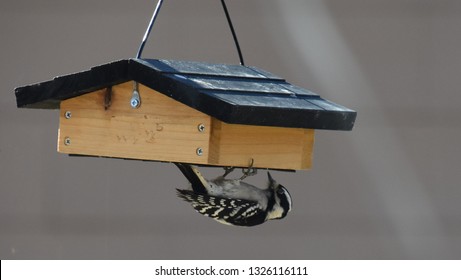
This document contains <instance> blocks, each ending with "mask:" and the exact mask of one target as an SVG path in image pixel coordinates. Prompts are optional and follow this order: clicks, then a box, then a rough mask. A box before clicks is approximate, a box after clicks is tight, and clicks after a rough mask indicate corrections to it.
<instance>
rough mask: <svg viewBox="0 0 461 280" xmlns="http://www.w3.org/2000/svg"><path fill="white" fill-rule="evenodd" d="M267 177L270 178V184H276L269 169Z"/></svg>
mask: <svg viewBox="0 0 461 280" xmlns="http://www.w3.org/2000/svg"><path fill="white" fill-rule="evenodd" d="M267 178H268V179H269V186H275V185H276V184H275V180H274V179H273V178H272V176H271V173H270V172H269V171H267Z"/></svg>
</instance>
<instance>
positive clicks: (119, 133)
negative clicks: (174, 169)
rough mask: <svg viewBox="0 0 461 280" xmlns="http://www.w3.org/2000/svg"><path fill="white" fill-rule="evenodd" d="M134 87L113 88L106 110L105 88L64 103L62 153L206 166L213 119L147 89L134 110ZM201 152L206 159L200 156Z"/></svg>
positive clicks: (60, 131)
mask: <svg viewBox="0 0 461 280" xmlns="http://www.w3.org/2000/svg"><path fill="white" fill-rule="evenodd" d="M132 87H133V84H132V82H128V83H124V84H120V85H117V86H114V87H112V95H111V96H112V97H111V106H110V107H108V109H107V110H105V109H104V104H105V102H104V100H105V95H106V90H105V89H104V90H99V91H95V92H93V93H89V94H85V95H82V96H79V97H75V98H72V99H68V100H65V101H62V102H61V110H60V130H59V137H58V151H59V152H61V153H67V154H83V155H92V156H106V157H117V158H131V159H142V160H158V161H177V162H190V163H197V164H207V163H208V146H209V140H210V129H209V128H210V125H211V118H210V117H209V116H207V115H205V114H203V113H201V112H199V111H197V110H195V109H192V108H190V107H188V106H185V105H183V104H181V103H179V102H177V101H175V100H173V99H171V98H168V97H166V96H165V95H163V94H161V93H158V92H156V91H154V90H152V89H150V88H147V87H145V86H142V85H140V86H139V92H140V96H141V102H142V105H141V107H139V108H138V109H133V108H131V106H130V99H131V93H132ZM66 112H70V113H68V115H69V114H70V118H66ZM200 124H203V125H204V127H205V130H204V131H203V132H201V131H199V129H198V126H199V125H200ZM198 148H202V152H203V155H201V156H199V155H197V149H198Z"/></svg>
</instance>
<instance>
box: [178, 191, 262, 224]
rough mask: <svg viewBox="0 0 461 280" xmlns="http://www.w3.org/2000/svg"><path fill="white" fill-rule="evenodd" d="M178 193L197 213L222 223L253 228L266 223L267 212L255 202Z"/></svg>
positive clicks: (192, 193)
mask: <svg viewBox="0 0 461 280" xmlns="http://www.w3.org/2000/svg"><path fill="white" fill-rule="evenodd" d="M177 192H178V196H179V197H180V198H182V199H184V200H185V201H187V202H190V203H191V204H192V207H193V208H194V209H195V210H196V211H197V212H199V213H200V214H202V215H205V216H207V217H210V218H213V219H215V220H218V221H220V222H223V221H225V222H226V223H230V224H233V225H245V226H253V225H258V224H261V223H263V222H264V221H265V217H266V216H265V212H264V210H263V209H261V206H260V205H259V204H258V203H257V202H255V201H250V200H244V199H231V198H225V197H217V196H210V195H208V194H197V193H195V192H193V191H189V190H179V189H177Z"/></svg>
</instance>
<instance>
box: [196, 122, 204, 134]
mask: <svg viewBox="0 0 461 280" xmlns="http://www.w3.org/2000/svg"><path fill="white" fill-rule="evenodd" d="M197 129H198V131H200V132H204V131H205V125H204V124H203V123H201V124H199V125H198V126H197Z"/></svg>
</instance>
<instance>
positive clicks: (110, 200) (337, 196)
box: [0, 0, 461, 259]
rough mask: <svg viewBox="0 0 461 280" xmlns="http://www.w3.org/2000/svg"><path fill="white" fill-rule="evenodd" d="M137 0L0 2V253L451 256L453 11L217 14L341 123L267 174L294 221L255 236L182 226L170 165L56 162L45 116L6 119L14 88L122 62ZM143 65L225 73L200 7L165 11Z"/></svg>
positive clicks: (217, 22)
mask: <svg viewBox="0 0 461 280" xmlns="http://www.w3.org/2000/svg"><path fill="white" fill-rule="evenodd" d="M154 4H155V2H154V1H135V2H133V1H121V0H112V1H108V0H100V1H89V0H80V1H72V0H60V1H57V0H40V1H24V0H14V1H13V0H2V1H1V2H0V35H1V43H0V62H1V64H0V81H1V82H0V258H2V259H24V258H27V259H42V258H51V259H86V258H88V259H99V258H103V259H113V258H115V259H132V258H133V259H189V258H191V259H226V258H231V259H240V258H244V259H253V258H263V259H408V258H411V259H439V258H443V259H450V258H458V259H459V258H460V257H461V221H460V220H461V218H460V217H461V206H460V203H459V201H460V200H461V190H460V187H461V186H460V185H461V184H460V181H461V178H460V176H461V175H460V172H459V171H460V167H461V152H460V145H459V143H461V141H460V140H461V139H460V138H461V137H460V136H461V125H460V120H461V119H460V111H459V105H460V104H461V94H460V89H461V79H460V73H461V28H460V26H461V2H460V1H457V0H439V1H432V0H427V1H426V0H349V1H335V0H323V1H322V0H309V1H307V0H306V1H294V0H293V1H281V0H251V1H248V0H247V1H244V0H229V1H228V7H229V10H230V12H231V15H232V17H233V20H234V25H235V28H236V30H237V33H238V35H239V39H240V44H241V46H242V49H243V53H244V56H245V60H246V63H247V64H248V65H255V66H258V67H261V68H263V69H265V70H268V71H270V72H273V73H275V74H277V75H280V76H282V77H284V78H286V79H287V80H288V81H289V82H291V83H294V84H297V85H299V86H302V87H306V88H309V89H311V90H313V91H315V92H317V93H319V94H321V95H322V97H324V98H327V99H330V100H332V101H334V102H337V103H339V104H342V105H345V106H347V107H350V108H353V109H355V110H357V111H358V118H357V123H356V127H355V128H354V130H353V131H351V132H335V131H318V132H317V134H316V146H315V155H314V167H313V169H312V170H310V171H303V172H297V173H284V172H274V174H273V176H274V177H275V178H276V179H278V181H281V182H283V184H284V185H285V186H287V188H289V190H290V192H291V194H292V196H293V199H294V209H293V211H292V212H291V213H290V215H289V216H288V217H287V218H286V219H284V220H281V221H274V222H269V223H266V224H264V225H262V226H259V227H255V228H237V227H228V226H224V225H221V224H218V223H215V222H213V221H212V220H210V219H207V218H205V217H202V216H200V215H198V214H197V213H195V212H194V211H193V209H192V208H191V207H190V206H189V205H187V204H186V203H184V202H182V201H180V200H179V199H177V198H176V197H175V192H174V188H176V187H185V186H186V185H187V184H186V181H185V179H184V178H182V177H181V176H180V175H179V172H178V171H177V170H176V169H175V167H174V166H172V165H171V164H165V163H147V162H137V161H125V160H115V159H97V158H74V157H68V156H66V155H62V154H58V153H57V152H56V138H57V129H58V111H49V110H28V109H17V108H16V105H15V97H14V92H13V88H14V87H16V86H21V85H25V84H31V83H35V82H39V81H44V80H48V79H50V78H52V77H54V76H57V75H62V74H67V73H72V72H77V71H81V70H85V69H88V68H89V67H91V66H94V65H98V64H103V63H106V62H109V61H113V60H117V59H122V58H129V57H133V56H134V55H135V54H136V51H137V48H138V44H139V41H140V39H141V38H142V35H143V33H144V30H145V27H146V25H147V23H148V20H149V19H150V16H151V12H152V10H153V8H154ZM144 57H152V58H169V59H186V60H198V61H209V62H224V63H238V57H237V54H236V51H235V49H234V45H233V42H232V40H231V35H230V32H229V31H228V29H227V25H226V21H225V18H224V15H223V12H222V10H221V7H220V4H219V1H211V0H201V1H190V0H169V1H165V4H164V6H163V8H162V11H161V14H160V16H159V18H158V21H157V23H156V25H155V26H154V30H153V33H152V36H151V38H150V40H149V43H148V46H147V48H146V49H145V51H144ZM219 172H220V171H219V170H215V169H206V170H205V173H206V174H207V175H208V176H213V175H216V174H218V173H219ZM265 180H266V178H265V174H264V172H260V174H259V175H258V176H256V177H252V178H250V179H249V181H250V182H253V183H255V184H263V182H264V181H265Z"/></svg>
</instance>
